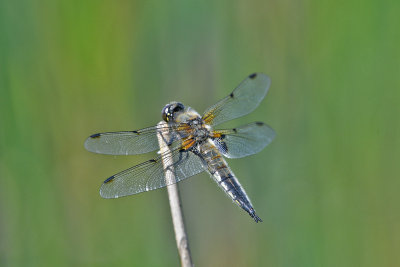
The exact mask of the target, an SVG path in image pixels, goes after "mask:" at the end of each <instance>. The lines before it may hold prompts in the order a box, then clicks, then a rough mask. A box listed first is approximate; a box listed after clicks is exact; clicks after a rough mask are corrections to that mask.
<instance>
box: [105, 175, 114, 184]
mask: <svg viewBox="0 0 400 267" xmlns="http://www.w3.org/2000/svg"><path fill="white" fill-rule="evenodd" d="M114 178H115V176H111V177H109V178H107V180H105V181H104V183H105V184H108V183H111V182H112V181H114Z"/></svg>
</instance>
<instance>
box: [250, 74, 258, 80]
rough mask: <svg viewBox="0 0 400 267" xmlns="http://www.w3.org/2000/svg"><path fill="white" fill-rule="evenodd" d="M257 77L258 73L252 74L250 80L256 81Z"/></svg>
mask: <svg viewBox="0 0 400 267" xmlns="http://www.w3.org/2000/svg"><path fill="white" fill-rule="evenodd" d="M255 77H257V73H253V74H250V75H249V78H250V79H254V78H255Z"/></svg>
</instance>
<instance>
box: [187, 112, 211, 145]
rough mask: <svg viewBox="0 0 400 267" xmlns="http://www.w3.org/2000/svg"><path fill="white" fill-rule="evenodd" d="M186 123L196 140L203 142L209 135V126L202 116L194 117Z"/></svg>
mask: <svg viewBox="0 0 400 267" xmlns="http://www.w3.org/2000/svg"><path fill="white" fill-rule="evenodd" d="M188 124H189V125H190V127H191V128H192V131H193V137H194V139H195V140H196V142H203V141H205V140H206V139H207V138H208V137H209V136H210V126H208V125H206V124H205V123H204V121H203V119H202V118H200V117H197V118H194V119H192V120H190V121H189V122H188Z"/></svg>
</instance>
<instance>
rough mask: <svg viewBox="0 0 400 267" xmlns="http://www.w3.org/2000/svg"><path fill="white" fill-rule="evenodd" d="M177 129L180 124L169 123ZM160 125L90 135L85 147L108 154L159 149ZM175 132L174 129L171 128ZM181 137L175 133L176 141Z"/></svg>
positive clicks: (124, 153)
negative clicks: (158, 134)
mask: <svg viewBox="0 0 400 267" xmlns="http://www.w3.org/2000/svg"><path fill="white" fill-rule="evenodd" d="M168 127H169V128H173V129H175V128H176V127H178V125H169V126H168ZM159 130H161V129H160V127H158V126H154V127H149V128H144V129H141V130H137V131H123V132H108V133H97V134H93V135H91V136H89V137H88V138H87V139H86V141H85V148H86V149H87V150H88V151H90V152H94V153H99V154H107V155H137V154H142V153H147V152H151V151H155V150H158V148H159V147H158V141H157V131H159ZM169 131H170V132H173V131H172V129H171V130H169ZM179 138H181V136H179V135H174V139H173V140H174V141H176V140H178V139H179Z"/></svg>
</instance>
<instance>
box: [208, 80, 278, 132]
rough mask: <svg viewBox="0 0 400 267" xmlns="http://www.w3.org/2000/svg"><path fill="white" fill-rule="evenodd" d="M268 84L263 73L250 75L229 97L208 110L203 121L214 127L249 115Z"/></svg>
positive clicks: (265, 91)
mask: <svg viewBox="0 0 400 267" xmlns="http://www.w3.org/2000/svg"><path fill="white" fill-rule="evenodd" d="M270 83H271V81H270V78H269V77H268V76H267V75H265V74H263V73H253V74H251V75H250V76H248V77H247V78H246V79H245V80H244V81H243V82H242V83H241V84H239V86H238V87H237V88H236V89H235V90H234V91H233V92H232V93H231V94H230V95H228V96H227V97H225V98H224V99H222V100H220V101H219V102H217V103H216V104H215V105H213V106H211V107H210V108H208V109H207V110H206V112H205V113H204V115H203V120H204V121H205V122H206V123H207V124H210V125H213V126H215V125H218V124H221V123H223V122H226V121H229V120H232V119H236V118H239V117H242V116H244V115H247V114H249V113H250V112H252V111H253V110H255V109H256V107H257V106H258V105H259V104H260V102H261V101H262V100H263V98H264V97H265V95H266V94H267V92H268V88H269V85H270Z"/></svg>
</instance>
